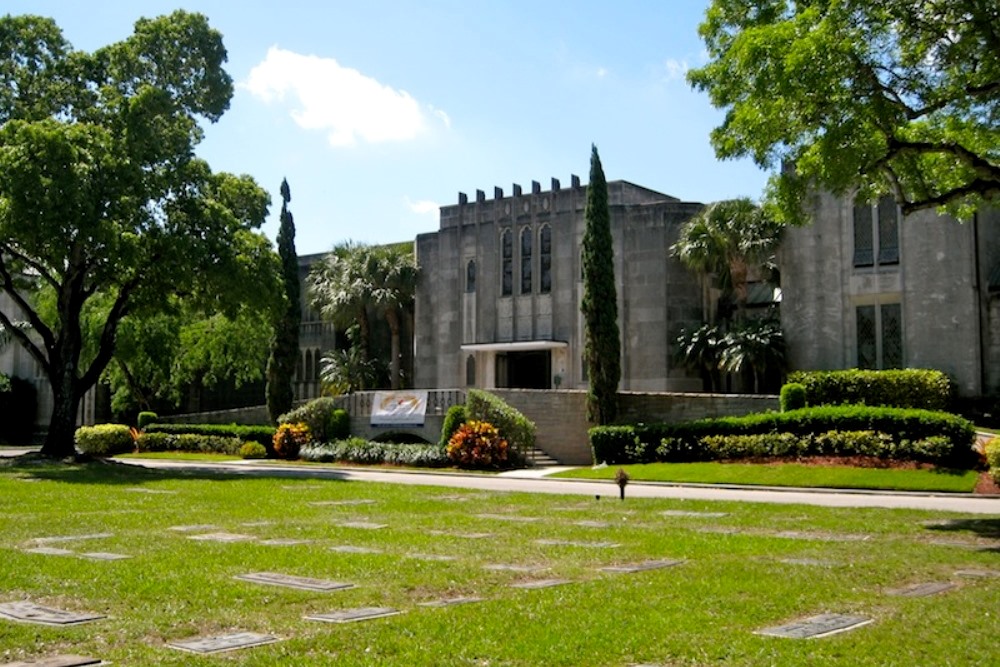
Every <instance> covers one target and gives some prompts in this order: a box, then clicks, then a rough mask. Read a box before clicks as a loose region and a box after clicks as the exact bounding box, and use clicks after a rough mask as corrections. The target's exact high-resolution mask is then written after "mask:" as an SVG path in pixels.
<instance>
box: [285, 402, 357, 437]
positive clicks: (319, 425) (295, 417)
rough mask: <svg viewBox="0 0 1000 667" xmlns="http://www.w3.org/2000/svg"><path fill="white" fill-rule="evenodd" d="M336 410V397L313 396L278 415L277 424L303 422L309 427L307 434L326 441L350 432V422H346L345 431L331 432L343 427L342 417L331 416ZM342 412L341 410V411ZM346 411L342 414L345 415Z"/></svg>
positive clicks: (344, 435)
mask: <svg viewBox="0 0 1000 667" xmlns="http://www.w3.org/2000/svg"><path fill="white" fill-rule="evenodd" d="M336 410H338V408H337V399H335V398H332V397H330V396H321V397H320V398H314V399H313V400H311V401H309V402H308V403H306V404H304V405H300V406H299V407H297V408H295V409H294V410H292V411H290V412H287V413H285V414H283V415H281V416H280V417H278V423H279V424H305V425H306V426H308V427H309V434H310V435H311V436H312V439H313V440H317V441H319V442H327V441H330V440H334V439H336V438H338V437H346V436H347V434H348V433H349V432H350V422H347V432H346V433H331V432H329V431H330V429H331V427H333V428H334V429H343V428H344V425H343V423H342V422H341V420H342V419H344V417H337V418H334V417H333V413H334V412H335V411H336ZM342 412H343V411H342ZM346 414H347V413H346V412H344V415H345V416H346Z"/></svg>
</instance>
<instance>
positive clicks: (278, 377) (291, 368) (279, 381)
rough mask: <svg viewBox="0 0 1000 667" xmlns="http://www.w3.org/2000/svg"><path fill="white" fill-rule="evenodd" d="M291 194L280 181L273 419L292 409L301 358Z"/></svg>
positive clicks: (270, 387)
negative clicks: (279, 291)
mask: <svg viewBox="0 0 1000 667" xmlns="http://www.w3.org/2000/svg"><path fill="white" fill-rule="evenodd" d="M290 201H292V193H291V190H289V188H288V181H287V180H286V179H282V181H281V227H280V228H279V229H278V255H279V256H280V257H281V280H282V284H283V287H284V293H285V300H284V304H283V307H282V308H281V309H280V310H279V311H278V312H279V314H278V317H277V318H276V319H275V322H274V340H273V341H272V342H271V356H270V357H269V358H268V360H267V412H268V414H269V415H270V417H271V421H273V422H275V423H276V422H277V421H278V417H279V416H280V415H282V414H284V413H286V412H288V411H289V410H291V409H292V402H293V400H294V398H295V394H294V392H293V391H292V378H293V376H294V375H295V366H296V362H297V361H298V358H299V325H300V324H301V323H302V304H301V303H300V301H299V295H300V287H299V259H298V256H297V255H296V254H295V221H294V219H293V218H292V212H291V211H289V210H288V203H289V202H290Z"/></svg>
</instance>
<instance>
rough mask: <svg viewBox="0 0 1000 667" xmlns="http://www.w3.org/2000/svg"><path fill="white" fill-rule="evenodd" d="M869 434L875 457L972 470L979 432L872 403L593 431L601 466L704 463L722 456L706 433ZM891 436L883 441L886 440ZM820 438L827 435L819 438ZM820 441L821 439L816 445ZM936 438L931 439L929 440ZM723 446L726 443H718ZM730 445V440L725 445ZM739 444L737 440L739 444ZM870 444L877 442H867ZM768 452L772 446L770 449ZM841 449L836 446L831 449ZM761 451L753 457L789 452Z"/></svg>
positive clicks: (818, 449)
mask: <svg viewBox="0 0 1000 667" xmlns="http://www.w3.org/2000/svg"><path fill="white" fill-rule="evenodd" d="M851 432H871V433H874V434H881V435H879V438H880V442H882V443H883V444H882V445H881V446H879V447H877V448H876V449H877V453H873V454H870V455H872V456H880V457H884V458H894V459H900V460H916V461H928V462H934V463H939V464H943V465H952V466H959V467H966V466H971V465H973V459H974V451H973V449H972V444H973V442H974V440H975V431H974V429H973V426H972V424H971V423H970V422H968V421H967V420H965V419H962V418H961V417H957V416H955V415H951V414H948V413H943V412H931V411H929V410H904V409H900V408H883V407H867V406H824V407H819V408H804V409H802V410H793V411H789V412H772V413H763V414H753V415H747V416H745V417H722V418H717V419H702V420H698V421H693V422H684V423H678V424H638V425H636V426H634V427H630V426H602V427H595V428H592V429H591V430H590V432H589V433H590V444H591V449H592V451H593V455H594V462H595V463H607V464H608V465H612V464H623V463H646V462H651V461H671V462H679V461H704V460H711V459H713V458H718V456H719V455H718V453H717V452H716V451H715V450H713V448H712V447H710V446H708V445H706V443H705V438H711V437H717V436H761V435H781V434H786V433H787V434H791V435H792V436H795V437H796V439H797V440H805V441H807V444H799V445H796V447H797V448H798V449H799V450H800V451H804V452H807V453H806V454H789V455H853V454H858V453H860V452H853V454H848V453H847V452H846V451H843V452H835V451H831V452H830V453H829V454H828V453H827V451H826V449H827V448H830V447H832V445H828V444H826V443H828V442H829V441H830V439H831V438H833V437H834V435H831V433H851ZM883 435H884V438H888V440H887V441H886V440H884V438H883V437H882V436H883ZM818 436H823V437H822V438H819V437H818ZM817 441H818V442H817ZM928 443H930V444H928ZM720 446H721V445H720ZM727 446H728V445H727ZM740 446H741V445H738V444H737V445H732V447H734V448H736V449H739V447H740ZM865 448H866V449H869V450H870V449H871V447H868V446H866V447H865ZM765 449H766V448H765ZM832 449H833V450H836V449H837V448H836V447H832ZM785 455H786V454H768V453H766V452H764V453H756V454H753V456H785Z"/></svg>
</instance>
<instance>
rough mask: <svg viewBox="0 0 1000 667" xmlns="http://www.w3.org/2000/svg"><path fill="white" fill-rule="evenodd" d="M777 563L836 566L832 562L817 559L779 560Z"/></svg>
mask: <svg viewBox="0 0 1000 667" xmlns="http://www.w3.org/2000/svg"><path fill="white" fill-rule="evenodd" d="M778 562H779V563H785V564H786V565H807V566H812V567H833V566H834V565H836V563H834V562H833V561H829V560H821V559H819V558H779V559H778Z"/></svg>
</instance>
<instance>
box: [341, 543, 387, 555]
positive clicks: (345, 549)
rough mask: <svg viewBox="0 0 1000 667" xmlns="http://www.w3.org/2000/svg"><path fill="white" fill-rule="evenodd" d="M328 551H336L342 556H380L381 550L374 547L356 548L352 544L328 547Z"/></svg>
mask: <svg viewBox="0 0 1000 667" xmlns="http://www.w3.org/2000/svg"><path fill="white" fill-rule="evenodd" d="M330 551H337V552H339V553H342V554H380V553H383V552H382V550H381V549H376V548H375V547H357V546H354V545H352V544H338V545H336V546H332V547H330Z"/></svg>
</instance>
